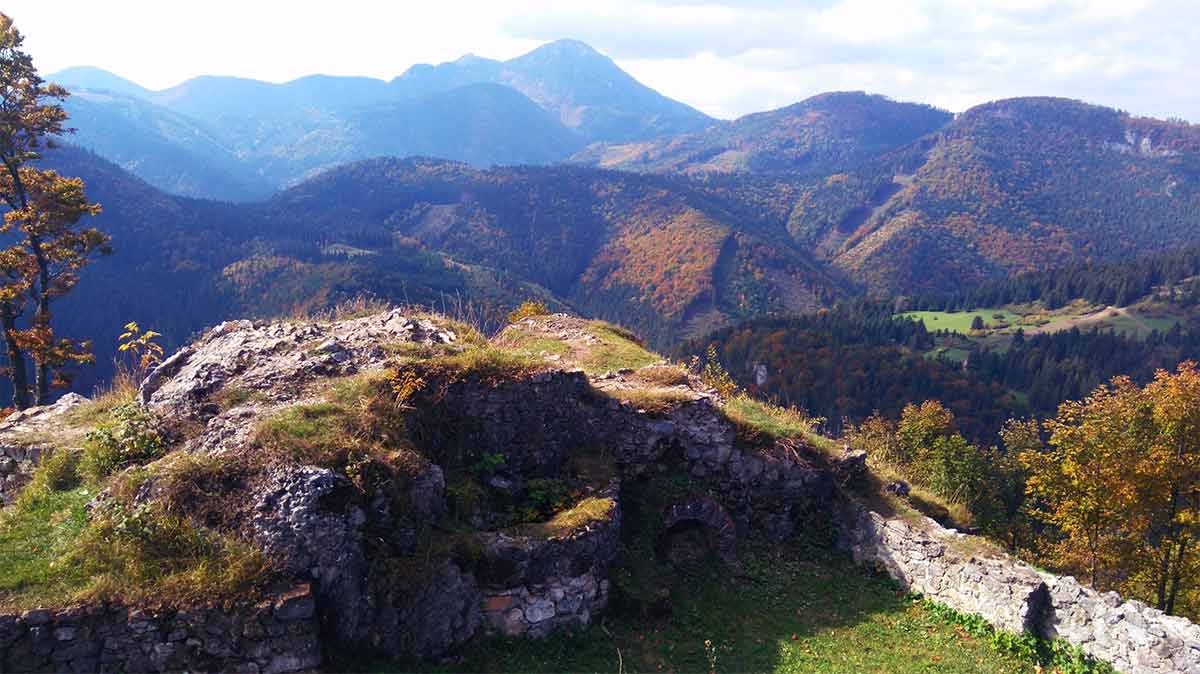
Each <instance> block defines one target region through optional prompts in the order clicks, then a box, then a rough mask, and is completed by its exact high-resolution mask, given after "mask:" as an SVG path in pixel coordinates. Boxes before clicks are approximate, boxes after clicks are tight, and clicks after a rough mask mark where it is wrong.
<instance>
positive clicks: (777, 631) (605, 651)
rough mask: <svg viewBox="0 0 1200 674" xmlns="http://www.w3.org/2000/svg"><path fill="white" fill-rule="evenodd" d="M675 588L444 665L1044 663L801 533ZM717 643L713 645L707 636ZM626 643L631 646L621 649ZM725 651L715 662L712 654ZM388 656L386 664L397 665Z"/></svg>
mask: <svg viewBox="0 0 1200 674" xmlns="http://www.w3.org/2000/svg"><path fill="white" fill-rule="evenodd" d="M741 554H742V560H743V563H744V565H745V571H746V577H737V576H735V575H734V574H730V573H728V572H727V571H726V570H725V569H722V568H719V567H713V568H711V569H710V570H709V571H707V572H704V573H703V575H701V576H699V577H694V578H689V579H687V580H686V582H680V583H677V584H676V587H675V588H674V589H673V590H672V591H671V605H672V607H673V610H672V615H671V617H670V618H669V619H654V618H642V617H638V616H633V615H614V616H612V617H610V618H608V619H607V620H606V621H605V626H593V627H591V628H589V629H587V630H584V631H582V632H580V633H577V634H575V635H571V636H557V637H552V638H549V639H546V640H543V641H509V640H498V639H497V640H486V641H481V642H478V643H476V644H475V645H474V646H473V647H471V648H469V649H468V650H467V651H466V653H465V654H464V656H463V657H462V658H461V659H460V660H458V661H456V662H452V663H436V664H434V663H425V664H422V665H420V666H418V667H417V669H420V670H423V671H436V672H483V671H487V672H562V671H571V672H617V671H622V670H623V671H626V672H657V671H662V672H709V671H716V672H824V673H834V672H838V673H846V674H850V673H857V672H893V673H896V674H906V673H910V672H964V673H965V672H982V673H985V674H987V673H995V674H999V673H1000V672H1004V673H1012V672H1033V671H1035V666H1034V663H1033V662H1032V661H1030V660H1029V659H1022V658H1019V657H1016V656H1014V655H1010V654H1004V653H1000V652H997V650H995V649H994V648H993V647H992V642H991V640H990V639H989V638H986V637H979V636H974V635H972V634H971V633H970V632H968V631H967V630H966V629H964V628H962V627H961V626H960V625H958V624H956V623H955V622H954V621H953V620H952V619H951V618H949V617H947V616H946V615H942V614H940V613H938V612H935V611H933V610H930V608H929V607H928V606H927V605H925V604H923V603H922V602H920V601H918V600H916V599H914V598H912V597H910V596H908V595H906V594H905V593H903V592H901V591H900V590H899V589H898V588H897V587H896V586H895V585H894V584H893V583H892V582H891V581H890V580H888V579H885V578H881V577H877V576H874V575H870V574H868V573H867V572H864V571H862V570H860V569H858V568H856V567H854V566H853V565H852V564H851V563H850V561H849V560H848V559H846V558H845V557H843V556H842V555H840V554H838V553H836V552H833V551H830V550H825V549H820V548H811V547H807V546H802V545H798V544H794V545H780V546H770V547H767V546H763V547H756V548H754V549H751V550H745V549H744V550H742V553H741ZM706 641H707V642H709V644H710V646H709V647H707V648H706V645H705V642H706ZM618 654H619V655H618ZM713 655H715V663H714V662H713V661H712V660H711V659H710V657H711V656H713ZM390 669H391V668H390V667H388V666H386V665H383V666H379V667H377V668H376V671H389V670H390Z"/></svg>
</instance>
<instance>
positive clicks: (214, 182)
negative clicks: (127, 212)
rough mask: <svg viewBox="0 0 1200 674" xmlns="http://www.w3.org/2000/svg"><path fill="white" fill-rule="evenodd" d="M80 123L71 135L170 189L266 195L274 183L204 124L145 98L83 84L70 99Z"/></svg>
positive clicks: (228, 196) (232, 196)
mask: <svg viewBox="0 0 1200 674" xmlns="http://www.w3.org/2000/svg"><path fill="white" fill-rule="evenodd" d="M64 108H65V109H66V110H67V113H68V114H69V115H70V122H69V123H70V125H71V126H72V127H73V128H75V129H77V131H76V132H75V133H74V134H71V135H70V136H68V137H67V141H68V142H70V143H72V144H74V145H78V146H80V147H84V148H87V149H89V150H91V151H93V152H96V153H98V154H100V155H102V156H104V157H107V158H108V159H109V160H111V161H113V162H115V163H116V164H118V165H120V166H121V167H122V168H124V169H126V170H128V171H131V172H133V173H136V174H137V175H139V176H140V177H141V178H142V179H143V180H145V181H147V182H148V183H150V184H152V185H154V186H155V187H158V188H160V189H162V190H165V191H167V192H171V193H173V194H179V195H183V196H198V197H205V196H208V197H214V198H220V199H225V200H229V201H245V200H250V199H254V198H263V197H266V196H268V195H269V194H270V192H271V188H270V186H269V185H268V184H267V183H266V182H264V181H262V180H260V179H258V178H257V177H256V176H255V175H254V174H253V173H252V172H251V171H250V170H249V169H248V168H247V167H246V166H245V165H244V164H242V163H241V162H239V161H238V159H237V157H236V156H235V155H234V154H233V152H232V151H231V150H230V149H229V148H228V147H226V146H225V144H224V142H223V141H222V139H220V138H218V137H217V136H216V135H215V134H213V133H212V132H210V131H209V130H208V129H206V128H205V127H204V126H202V125H201V124H199V123H197V122H195V121H193V120H191V119H190V118H188V117H186V116H184V115H181V114H179V113H176V112H174V111H172V110H169V109H167V108H164V107H162V106H160V105H155V104H154V103H150V102H148V101H145V100H143V99H140V98H136V97H132V96H125V95H122V94H118V93H113V92H111V91H104V90H98V89H97V90H92V89H85V90H78V91H76V92H74V93H73V94H72V95H71V97H70V98H68V99H67V101H66V103H65V104H64Z"/></svg>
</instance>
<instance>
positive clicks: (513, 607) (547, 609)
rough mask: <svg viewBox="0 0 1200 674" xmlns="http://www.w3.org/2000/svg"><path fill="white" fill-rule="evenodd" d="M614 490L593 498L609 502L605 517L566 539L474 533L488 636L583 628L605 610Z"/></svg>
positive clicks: (614, 532) (614, 528)
mask: <svg viewBox="0 0 1200 674" xmlns="http://www.w3.org/2000/svg"><path fill="white" fill-rule="evenodd" d="M619 492H620V487H619V484H618V483H617V482H616V481H615V480H614V481H613V483H612V484H610V485H609V487H608V488H607V489H605V490H603V491H602V492H601V493H600V494H599V495H598V497H600V498H608V499H611V500H612V502H613V507H612V509H611V510H610V511H609V513H608V516H607V518H605V519H603V520H600V521H596V522H590V523H588V524H586V525H585V526H583V527H581V528H579V529H578V530H576V531H572V532H570V533H568V534H565V535H561V536H549V537H546V536H537V535H521V533H520V532H519V531H516V532H512V531H510V532H502V531H492V532H484V533H481V534H479V538H480V542H481V543H482V544H483V558H482V559H481V560H480V563H479V567H478V568H479V571H478V576H479V582H480V585H481V590H482V605H481V608H482V612H483V618H484V626H485V628H486V629H487V630H488V631H489V632H492V633H500V634H504V635H506V636H512V637H516V636H529V637H543V636H546V635H549V634H551V633H553V632H555V631H557V630H562V629H571V628H576V627H585V626H587V625H588V624H590V623H591V621H592V618H593V617H595V616H598V615H599V614H600V613H601V612H603V611H604V609H605V608H606V607H607V606H608V598H609V588H610V584H609V580H608V569H609V566H610V565H611V564H612V562H613V560H614V559H616V556H617V545H618V543H619V539H620V527H621V508H620V499H619Z"/></svg>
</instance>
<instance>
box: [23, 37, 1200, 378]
mask: <svg viewBox="0 0 1200 674" xmlns="http://www.w3.org/2000/svg"><path fill="white" fill-rule="evenodd" d="M51 79H53V80H56V81H58V82H61V83H63V84H64V85H67V86H69V87H70V88H71V89H72V90H73V92H74V95H73V96H71V97H70V98H69V99H68V106H69V112H70V113H71V115H72V117H71V124H72V125H73V126H75V127H77V128H78V132H77V133H76V134H75V135H74V136H73V137H71V138H70V139H69V140H70V142H71V143H73V144H74V145H75V146H76V147H74V148H72V147H68V148H63V149H60V150H57V151H54V152H53V153H51V154H50V155H49V156H48V157H47V162H49V163H51V164H53V165H55V166H56V167H58V168H60V169H61V170H63V171H64V172H65V173H67V174H69V175H80V176H83V177H84V178H85V180H86V181H87V184H88V189H89V193H90V194H91V195H92V196H93V198H95V199H97V200H98V201H100V202H101V203H102V204H103V205H104V213H103V214H102V215H100V216H99V217H98V221H97V224H98V226H100V227H101V228H102V229H104V230H106V231H108V232H110V233H111V234H112V235H113V238H114V244H115V248H116V251H117V252H116V254H115V255H114V256H113V257H111V258H108V259H105V260H103V261H101V262H99V263H98V264H97V265H95V267H94V268H93V269H90V270H89V271H88V274H89V276H90V280H89V281H87V282H85V283H83V284H81V286H80V289H79V290H78V291H77V292H76V293H75V296H74V297H72V298H70V299H68V300H66V302H68V304H69V308H70V311H67V310H65V309H64V311H62V312H61V316H62V320H64V321H67V322H69V323H70V324H71V325H70V326H67V327H68V328H69V329H68V331H69V332H70V331H73V332H74V333H76V334H78V335H80V336H82V335H84V334H87V332H86V330H88V329H89V328H91V329H94V326H96V325H98V324H101V323H102V322H103V321H104V320H109V321H110V322H113V323H116V322H118V321H121V320H128V319H133V318H137V319H138V320H140V321H142V322H144V323H147V324H150V325H155V326H157V327H159V328H162V331H164V332H168V334H170V335H171V336H172V338H173V339H177V340H180V341H182V340H183V339H184V338H186V336H187V334H188V333H189V332H191V331H193V330H196V329H198V328H200V327H202V326H203V325H205V324H208V323H211V322H214V321H217V320H222V319H224V318H226V317H231V316H235V315H272V314H279V313H286V312H292V311H307V310H313V309H318V308H320V307H322V306H327V305H329V304H331V303H334V302H336V301H338V300H341V299H346V298H349V297H353V296H355V295H360V294H368V295H373V296H376V297H381V298H384V299H388V300H392V301H400V302H418V303H427V304H430V303H443V304H445V303H447V302H453V303H459V304H458V306H460V307H462V306H470V307H471V310H472V311H475V312H478V313H479V317H481V318H483V320H484V321H485V322H489V323H491V324H493V325H495V324H498V323H500V322H501V321H502V319H503V315H504V313H505V312H506V311H507V310H508V309H509V308H511V307H512V305H513V304H515V303H516V302H519V301H520V300H521V299H525V298H529V297H535V298H539V299H542V300H543V301H545V302H546V303H547V304H549V305H550V306H552V307H560V308H569V309H571V310H573V311H576V312H579V313H582V314H586V315H592V316H597V317H603V318H606V319H609V320H614V321H619V322H622V323H625V324H627V325H630V326H631V327H634V328H636V329H637V330H638V331H640V332H641V333H642V334H644V335H646V336H648V337H649V339H650V340H651V341H652V343H654V344H655V345H656V346H660V347H663V348H665V347H666V346H667V345H668V344H670V343H672V342H673V341H675V340H677V339H679V338H681V337H694V336H699V335H703V334H705V333H706V332H708V331H709V330H712V329H715V328H718V327H720V326H725V325H729V324H732V323H736V322H737V321H740V320H743V319H749V318H753V317H756V316H761V315H766V314H787V313H796V312H801V311H807V310H811V309H815V308H819V307H822V306H829V305H831V304H832V303H834V302H837V301H838V300H840V299H843V298H848V297H852V296H855V295H859V294H863V293H867V294H872V295H877V296H885V297H887V296H893V295H909V294H921V293H927V292H935V291H939V290H947V289H959V288H962V287H968V286H970V285H971V284H973V283H976V282H979V281H982V280H985V279H992V278H999V277H1005V276H1008V275H1012V274H1019V273H1021V272H1023V271H1027V270H1033V269H1043V268H1052V267H1054V266H1057V265H1060V264H1063V263H1066V262H1068V261H1073V260H1081V259H1082V260H1088V259H1097V260H1105V259H1120V258H1122V257H1124V256H1128V255H1131V254H1136V253H1142V252H1153V251H1156V250H1162V249H1165V248H1168V247H1171V246H1174V245H1177V244H1179V243H1186V242H1200V227H1197V226H1196V225H1197V224H1200V127H1197V126H1193V125H1189V124H1186V123H1183V122H1177V121H1160V120H1152V119H1144V118H1135V117H1132V116H1130V115H1128V114H1125V113H1122V112H1120V111H1116V110H1111V109H1108V108H1102V107H1098V106H1093V105H1088V104H1086V103H1082V102H1078V101H1072V100H1067V99H1054V98H1020V99H1009V100H1004V101H996V102H993V103H988V104H984V105H981V106H977V107H975V108H972V109H970V110H968V111H966V112H963V113H960V114H951V113H949V112H946V111H944V110H939V109H937V108H934V107H932V106H928V105H922V104H914V103H904V102H897V101H892V100H890V99H887V98H885V97H882V96H876V95H870V94H867V93H862V92H831V93H827V94H821V95H817V96H814V97H812V98H809V99H806V100H804V101H801V102H799V103H796V104H794V105H790V106H787V107H784V108H781V109H779V110H774V111H768V112H764V113H758V114H754V115H749V116H746V117H743V118H740V119H737V120H733V121H720V120H714V119H711V118H708V117H706V116H705V115H703V114H701V113H699V112H697V111H695V110H693V109H691V108H688V107H687V106H685V105H683V104H681V103H677V102H675V101H671V100H670V99H667V98H665V97H663V96H661V95H659V94H657V93H655V92H653V91H652V90H650V89H649V88H647V87H645V86H643V85H641V84H639V83H638V82H636V80H634V79H633V78H632V77H630V76H629V75H628V74H626V73H624V72H622V71H621V70H620V69H619V68H618V67H617V66H616V65H615V64H613V62H612V61H611V60H609V59H608V58H606V57H604V56H603V55H600V54H599V53H597V52H595V51H594V50H592V49H590V48H589V47H587V46H586V45H583V44H582V43H578V42H572V41H560V42H556V43H551V44H549V45H546V46H544V47H541V48H539V49H536V50H534V51H533V52H531V53H529V54H527V55H525V56H522V57H518V58H516V59H512V60H510V61H505V62H500V61H492V60H489V59H483V58H479V57H475V56H467V57H463V58H461V59H459V60H457V61H454V62H452V63H445V64H441V65H437V66H414V67H412V68H410V69H409V70H408V71H407V72H406V73H404V74H403V75H402V76H400V77H398V78H396V79H394V80H392V81H390V82H384V81H382V80H372V79H367V78H342V77H323V76H314V77H308V78H303V79H300V80H295V81H293V82H289V83H286V84H268V83H264V82H255V81H251V80H240V79H235V78H217V77H204V78H197V79H194V80H190V81H188V82H185V83H184V84H182V85H179V86H177V87H173V88H171V89H167V90H163V91H157V92H156V91H149V90H146V89H144V88H142V87H140V86H138V85H136V84H134V83H132V82H129V81H127V80H123V79H121V78H119V77H117V76H115V75H112V74H109V73H106V72H104V71H100V70H96V69H86V68H84V69H71V70H68V71H64V72H62V73H58V74H56V75H53V76H51ZM412 155H420V157H413V156H412ZM406 157H407V158H406ZM506 164H519V166H505V165H506ZM196 196H203V197H208V198H209V199H197V198H192V197H196ZM228 202H243V203H228ZM181 295H185V296H186V299H185V300H183V301H180V300H179V297H180V296H181ZM106 305H107V307H108V308H107V310H106V311H104V312H103V313H104V316H103V317H101V316H97V315H96V312H97V311H98V310H99V309H98V307H102V306H106ZM68 314H70V316H69V317H68ZM114 315H116V316H118V318H116V319H113V316H114ZM113 327H114V329H115V328H116V327H117V326H116V325H114V326H113ZM104 339H105V338H103V337H99V338H98V344H99V343H101V342H103V341H104ZM104 348H107V347H104ZM101 351H103V349H101ZM100 356H101V360H102V361H103V359H104V356H105V354H104V353H100Z"/></svg>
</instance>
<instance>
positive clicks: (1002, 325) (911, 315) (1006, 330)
mask: <svg viewBox="0 0 1200 674" xmlns="http://www.w3.org/2000/svg"><path fill="white" fill-rule="evenodd" d="M897 317H898V318H908V319H912V320H918V321H921V322H922V323H924V324H925V328H926V329H927V330H929V331H931V332H938V331H946V332H949V333H952V334H954V335H961V336H963V337H970V339H971V340H972V341H973V342H976V343H980V344H982V345H983V346H984V347H986V348H990V349H1005V348H1007V347H1008V345H1009V343H1010V342H1011V341H1012V336H1013V334H1014V333H1016V331H1017V329H1018V328H1019V329H1021V330H1023V331H1024V333H1025V334H1026V335H1036V334H1039V333H1050V332H1060V331H1063V330H1070V329H1071V328H1079V329H1080V330H1091V329H1093V328H1099V329H1101V330H1114V331H1116V332H1119V333H1122V334H1125V335H1126V336H1129V337H1134V338H1137V339H1145V338H1146V337H1148V336H1149V335H1150V333H1151V332H1153V331H1156V330H1157V331H1158V332H1160V333H1163V332H1166V331H1168V330H1170V329H1171V328H1172V327H1174V326H1175V325H1176V324H1179V323H1186V322H1187V320H1188V316H1186V315H1185V314H1184V313H1183V312H1182V311H1180V310H1179V309H1178V308H1176V307H1174V306H1172V305H1168V304H1162V303H1152V302H1149V301H1146V302H1140V303H1138V304H1136V305H1132V306H1128V307H1104V306H1099V305H1092V304H1088V303H1086V302H1082V301H1077V302H1074V303H1072V304H1069V305H1067V306H1065V307H1061V308H1058V309H1053V310H1049V309H1046V308H1044V307H1042V306H1041V305H1040V304H1014V305H1008V306H1004V307H994V308H984V309H975V310H973V311H909V312H905V313H902V314H897ZM976 317H978V318H980V319H981V320H982V321H983V324H984V327H983V329H982V330H972V329H971V324H972V323H973V322H974V320H975V318H976ZM961 347H962V344H959V343H958V342H956V341H953V340H952V341H949V342H947V343H946V344H942V345H939V351H947V353H945V355H946V356H947V357H950V358H952V359H956V360H961V358H956V356H957V355H958V354H957V353H955V352H954V350H955V349H956V348H957V349H958V350H959V351H961V350H962V349H961ZM931 355H940V354H938V353H933V354H931Z"/></svg>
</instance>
